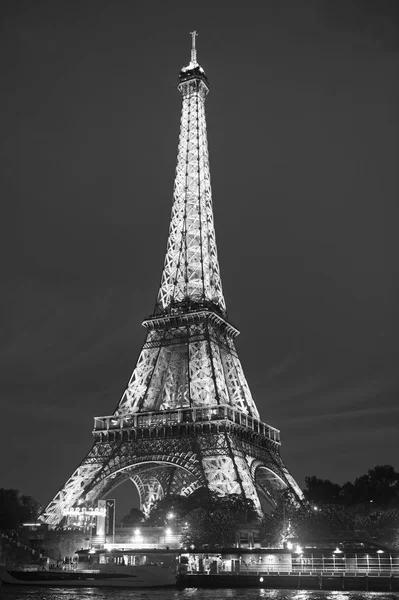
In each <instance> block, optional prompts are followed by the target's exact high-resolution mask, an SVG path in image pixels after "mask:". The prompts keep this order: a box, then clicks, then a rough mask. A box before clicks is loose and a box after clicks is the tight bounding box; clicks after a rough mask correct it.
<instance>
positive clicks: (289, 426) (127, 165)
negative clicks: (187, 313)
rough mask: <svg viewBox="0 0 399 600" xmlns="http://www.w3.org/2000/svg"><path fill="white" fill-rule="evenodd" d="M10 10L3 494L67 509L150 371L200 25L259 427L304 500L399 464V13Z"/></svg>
mask: <svg viewBox="0 0 399 600" xmlns="http://www.w3.org/2000/svg"><path fill="white" fill-rule="evenodd" d="M236 4H237V6H236V7H235V5H236ZM0 11H1V22H2V32H1V36H0V43H1V49H0V61H1V71H0V72H1V96H0V103H1V111H0V112H1V119H2V123H1V131H2V135H1V154H2V160H1V165H2V167H1V171H2V172H1V190H0V191H1V203H2V211H1V213H2V217H1V224H0V228H1V235H0V243H1V246H2V247H1V257H2V261H1V262H2V268H1V303H2V316H3V325H2V328H1V334H0V377H1V381H0V398H1V414H2V417H1V423H2V427H1V436H0V457H1V458H0V462H1V470H0V487H6V488H8V487H13V488H18V489H20V490H21V491H23V492H24V493H25V494H30V495H33V496H34V497H35V498H36V499H37V500H39V501H40V502H42V503H43V504H47V503H48V502H49V501H50V500H51V499H52V497H53V496H54V495H55V493H56V492H57V491H58V489H59V488H60V487H61V486H62V485H63V484H64V482H65V481H66V480H67V478H68V477H69V476H70V475H71V473H72V471H73V470H74V469H75V468H76V467H77V466H78V464H79V463H80V461H81V460H82V459H83V458H84V456H85V455H86V453H87V452H88V450H89V449H90V447H91V444H92V436H91V430H92V425H93V417H94V416H99V415H108V414H112V413H113V411H114V409H115V407H116V405H117V404H118V402H119V400H120V397H121V395H122V393H123V390H124V388H125V386H126V383H127V381H128V379H129V378H130V375H131V372H132V370H133V368H134V365H135V362H136V359H137V357H138V354H139V351H140V349H141V345H142V343H143V341H144V338H145V330H144V329H143V328H142V327H141V322H142V320H143V319H144V318H145V317H146V316H148V315H149V314H151V312H152V311H153V308H154V305H155V298H156V294H157V291H158V284H159V280H160V275H161V270H162V266H163V259H164V253H165V249H166V241H167V233H168V227H169V218H170V211H171V205H172V199H173V196H172V193H173V179H174V171H175V164H176V152H177V141H178V132H179V119H180V108H181V98H180V94H179V92H178V91H177V78H178V73H179V70H180V68H181V67H182V66H183V65H185V64H187V63H188V62H189V55H190V39H191V38H190V36H189V32H190V31H191V30H193V29H196V30H197V31H198V32H199V36H198V38H197V47H198V58H199V62H200V64H201V65H202V66H203V67H204V68H205V70H206V73H207V75H208V77H209V81H210V87H211V92H210V94H209V96H208V99H207V104H206V106H207V124H208V138H209V151H210V161H211V175H212V189H213V201H214V212H215V222H216V238H217V243H218V250H219V260H220V266H221V274H222V281H223V287H224V293H225V298H226V302H227V307H228V314H229V319H230V320H231V321H232V323H233V324H234V325H236V326H237V327H238V329H240V331H241V336H240V337H239V338H238V340H237V349H238V352H239V356H240V359H241V362H242V364H243V368H244V372H245V374H246V376H247V379H248V382H249V385H250V387H251V390H252V393H253V395H254V398H255V401H256V403H257V406H258V408H259V410H260V413H261V416H262V418H263V420H265V421H266V422H269V423H270V424H271V425H273V426H275V427H277V428H279V429H280V430H281V433H282V442H283V445H282V455H283V458H284V460H285V461H286V463H287V466H288V467H289V469H290V471H291V473H292V474H293V476H294V477H295V478H296V479H297V481H298V483H299V484H300V485H303V484H304V477H305V476H306V475H312V474H315V475H317V476H319V477H323V478H329V479H332V480H333V481H336V482H337V483H343V482H344V481H346V480H353V479H354V478H356V477H357V476H359V475H362V474H363V473H364V472H366V471H367V469H369V468H372V467H373V466H375V465H376V464H392V465H394V467H395V468H396V469H397V470H398V469H399V459H398V453H397V437H398V425H399V403H398V387H399V386H398V379H399V376H398V354H399V342H398V334H399V319H398V296H399V286H398V271H399V267H398V259H399V241H398V234H397V228H398V202H397V193H396V188H397V181H396V168H397V161H398V157H397V106H398V96H399V94H398V77H397V76H398V66H399V43H398V42H399V34H398V24H399V4H398V2H397V1H396V0H392V2H390V1H385V0H375V1H371V0H346V1H342V2H339V1H338V2H337V1H335V0H331V1H324V0H314V1H313V0H301V1H298V0H292V1H290V0H268V1H264V2H259V1H256V2H245V3H232V2H225V1H216V0H213V1H212V2H206V1H205V2H204V1H201V2H197V3H194V2H191V3H189V2H181V1H180V0H179V1H172V0H171V1H169V2H166V1H165V0H164V1H162V2H134V1H128V0H125V1H118V0H112V1H111V0H96V1H92V2H91V1H87V0H79V1H75V0H72V1H68V2H67V1H66V0H65V1H61V0H51V1H50V0H49V1H48V2H47V1H44V0H39V1H38V2H32V1H28V0H27V1H23V0H3V2H2V4H1V8H0ZM128 491H129V490H128ZM126 501H127V502H128V503H130V499H129V500H126Z"/></svg>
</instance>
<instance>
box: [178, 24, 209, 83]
mask: <svg viewBox="0 0 399 600" xmlns="http://www.w3.org/2000/svg"><path fill="white" fill-rule="evenodd" d="M190 35H191V38H192V42H191V60H190V62H189V64H188V65H187V66H186V67H183V68H182V69H181V71H180V74H179V82H180V84H182V83H186V82H187V81H191V80H193V79H198V80H200V81H202V82H203V83H204V84H205V87H206V91H207V92H209V84H208V79H207V76H206V74H205V71H204V69H203V68H202V67H201V65H200V64H199V63H198V61H197V48H196V44H195V38H196V37H197V35H198V33H197V32H196V31H191V32H190ZM179 89H180V90H181V88H180V85H179Z"/></svg>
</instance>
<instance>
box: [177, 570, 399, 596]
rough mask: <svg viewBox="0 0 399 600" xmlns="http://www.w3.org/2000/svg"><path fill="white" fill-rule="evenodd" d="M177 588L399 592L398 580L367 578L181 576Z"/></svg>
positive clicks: (394, 578) (360, 576)
mask: <svg viewBox="0 0 399 600" xmlns="http://www.w3.org/2000/svg"><path fill="white" fill-rule="evenodd" d="M177 587H178V588H180V589H184V588H257V589H291V590H292V589H294V590H331V591H334V590H335V591H341V590H348V591H372V592H383V591H399V577H394V576H370V575H369V576H368V575H356V576H355V575H343V574H338V575H329V576H323V575H321V574H320V575H302V574H298V573H295V574H290V575H288V574H287V575H277V574H274V575H267V574H263V575H262V574H259V575H255V574H254V575H243V574H237V573H232V574H226V573H220V574H214V575H200V574H193V575H191V574H189V575H187V574H180V575H179V576H178V579H177Z"/></svg>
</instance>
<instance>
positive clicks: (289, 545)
mask: <svg viewBox="0 0 399 600" xmlns="http://www.w3.org/2000/svg"><path fill="white" fill-rule="evenodd" d="M293 547H294V544H293V543H292V542H287V548H288V550H292V549H293Z"/></svg>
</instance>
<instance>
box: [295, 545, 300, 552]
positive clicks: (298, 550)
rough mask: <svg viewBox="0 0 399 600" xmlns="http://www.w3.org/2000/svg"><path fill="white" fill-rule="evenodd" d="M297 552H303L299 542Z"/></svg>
mask: <svg viewBox="0 0 399 600" xmlns="http://www.w3.org/2000/svg"><path fill="white" fill-rule="evenodd" d="M295 552H296V553H297V554H302V548H301V546H300V545H299V544H298V545H297V547H296V548H295Z"/></svg>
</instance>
